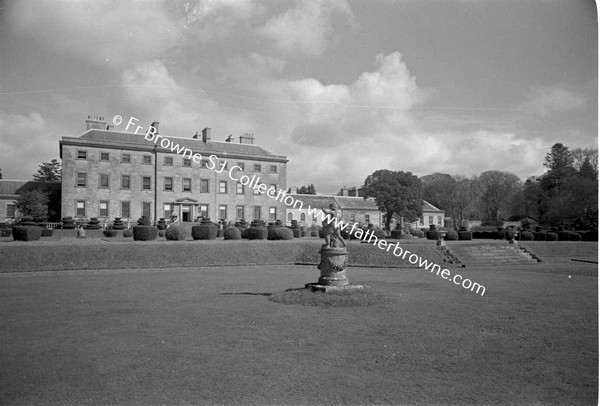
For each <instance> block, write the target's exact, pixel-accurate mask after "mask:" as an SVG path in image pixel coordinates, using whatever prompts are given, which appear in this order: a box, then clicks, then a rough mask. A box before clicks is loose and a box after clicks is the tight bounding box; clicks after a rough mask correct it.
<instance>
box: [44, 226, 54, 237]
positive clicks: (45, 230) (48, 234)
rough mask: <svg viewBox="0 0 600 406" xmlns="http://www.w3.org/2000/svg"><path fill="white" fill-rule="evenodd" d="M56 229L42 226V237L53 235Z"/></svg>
mask: <svg viewBox="0 0 600 406" xmlns="http://www.w3.org/2000/svg"><path fill="white" fill-rule="evenodd" d="M53 235H54V230H53V229H51V228H42V237H52V236H53Z"/></svg>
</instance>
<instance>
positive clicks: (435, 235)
mask: <svg viewBox="0 0 600 406" xmlns="http://www.w3.org/2000/svg"><path fill="white" fill-rule="evenodd" d="M427 239H428V240H437V239H438V232H437V231H436V230H427Z"/></svg>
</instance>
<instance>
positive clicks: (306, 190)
mask: <svg viewBox="0 0 600 406" xmlns="http://www.w3.org/2000/svg"><path fill="white" fill-rule="evenodd" d="M298 194H299V195H316V194H317V190H316V189H315V185H313V184H312V183H311V184H310V185H308V186H302V187H301V188H300V189H298Z"/></svg>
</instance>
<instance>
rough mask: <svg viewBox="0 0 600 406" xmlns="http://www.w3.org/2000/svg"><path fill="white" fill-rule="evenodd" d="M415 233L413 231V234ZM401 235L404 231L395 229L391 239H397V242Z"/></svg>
mask: <svg viewBox="0 0 600 406" xmlns="http://www.w3.org/2000/svg"><path fill="white" fill-rule="evenodd" d="M413 232H414V231H412V232H411V233H413ZM401 235H402V230H398V229H395V230H392V233H391V238H392V239H395V240H398V239H400V236H401ZM413 235H414V234H413Z"/></svg>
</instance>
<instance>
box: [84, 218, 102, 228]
mask: <svg viewBox="0 0 600 406" xmlns="http://www.w3.org/2000/svg"><path fill="white" fill-rule="evenodd" d="M85 228H86V230H100V220H98V217H92V218H90V221H89V222H88V223H87V224H86V226H85Z"/></svg>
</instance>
